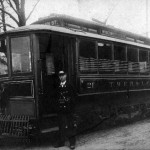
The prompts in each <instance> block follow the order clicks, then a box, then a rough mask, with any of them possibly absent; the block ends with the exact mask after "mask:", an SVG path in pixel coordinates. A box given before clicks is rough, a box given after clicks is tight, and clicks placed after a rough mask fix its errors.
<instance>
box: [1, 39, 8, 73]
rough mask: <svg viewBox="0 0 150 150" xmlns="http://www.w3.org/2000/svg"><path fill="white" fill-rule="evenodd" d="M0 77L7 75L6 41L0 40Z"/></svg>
mask: <svg viewBox="0 0 150 150" xmlns="http://www.w3.org/2000/svg"><path fill="white" fill-rule="evenodd" d="M0 68H1V69H0V75H5V74H8V65H7V51H6V40H0Z"/></svg>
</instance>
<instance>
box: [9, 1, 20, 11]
mask: <svg viewBox="0 0 150 150" xmlns="http://www.w3.org/2000/svg"><path fill="white" fill-rule="evenodd" d="M7 3H8V5H10V7H11V8H12V9H13V10H14V12H15V13H16V14H18V12H17V10H16V9H15V7H14V6H13V4H12V2H11V1H10V0H7Z"/></svg>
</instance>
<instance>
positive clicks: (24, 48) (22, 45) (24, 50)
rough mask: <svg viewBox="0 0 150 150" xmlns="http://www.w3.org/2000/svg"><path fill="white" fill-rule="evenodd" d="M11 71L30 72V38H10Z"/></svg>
mask: <svg viewBox="0 0 150 150" xmlns="http://www.w3.org/2000/svg"><path fill="white" fill-rule="evenodd" d="M11 52H12V70H13V73H28V72H31V52H30V38H29V37H28V36H27V37H17V38H11Z"/></svg>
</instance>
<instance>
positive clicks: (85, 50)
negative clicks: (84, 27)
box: [79, 40, 96, 58]
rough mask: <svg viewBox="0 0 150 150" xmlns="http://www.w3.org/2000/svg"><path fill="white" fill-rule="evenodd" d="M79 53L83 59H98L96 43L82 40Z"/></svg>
mask: <svg viewBox="0 0 150 150" xmlns="http://www.w3.org/2000/svg"><path fill="white" fill-rule="evenodd" d="M79 53H80V56H81V57H85V58H96V45H95V42H91V41H86V40H81V41H80V44H79Z"/></svg>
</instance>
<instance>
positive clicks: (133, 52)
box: [127, 47, 138, 62]
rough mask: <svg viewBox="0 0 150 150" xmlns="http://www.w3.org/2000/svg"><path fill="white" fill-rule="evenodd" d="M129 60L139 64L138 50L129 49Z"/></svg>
mask: <svg viewBox="0 0 150 150" xmlns="http://www.w3.org/2000/svg"><path fill="white" fill-rule="evenodd" d="M127 59H128V61H131V62H138V49H136V48H133V47H128V48H127Z"/></svg>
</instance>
